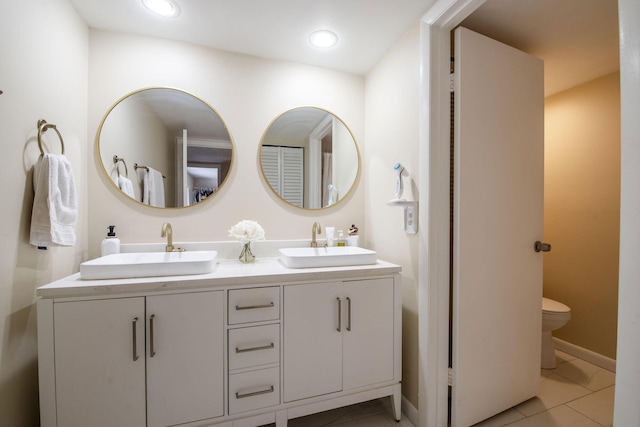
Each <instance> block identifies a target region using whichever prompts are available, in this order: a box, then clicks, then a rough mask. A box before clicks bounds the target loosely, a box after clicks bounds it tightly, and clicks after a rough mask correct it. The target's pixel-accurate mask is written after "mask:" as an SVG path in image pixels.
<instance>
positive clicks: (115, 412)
mask: <svg viewBox="0 0 640 427" xmlns="http://www.w3.org/2000/svg"><path fill="white" fill-rule="evenodd" d="M54 324H55V343H56V346H55V366H56V368H55V369H56V400H57V408H58V413H57V425H59V426H69V427H75V426H77V427H85V426H97V425H100V426H105V427H109V426H113V427H120V426H130V427H143V426H146V414H145V381H144V378H145V370H144V356H145V353H144V298H120V299H107V300H97V301H76V302H64V303H56V304H54ZM133 338H135V340H134V339H133ZM134 355H135V356H137V357H134Z"/></svg>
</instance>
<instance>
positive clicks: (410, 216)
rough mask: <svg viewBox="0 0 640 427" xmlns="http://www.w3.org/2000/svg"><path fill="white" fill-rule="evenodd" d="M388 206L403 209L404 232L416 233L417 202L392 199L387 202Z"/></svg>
mask: <svg viewBox="0 0 640 427" xmlns="http://www.w3.org/2000/svg"><path fill="white" fill-rule="evenodd" d="M387 205H389V206H400V207H402V208H404V231H405V232H406V233H407V234H416V233H417V232H418V202H416V201H412V200H405V199H393V200H389V201H388V202H387Z"/></svg>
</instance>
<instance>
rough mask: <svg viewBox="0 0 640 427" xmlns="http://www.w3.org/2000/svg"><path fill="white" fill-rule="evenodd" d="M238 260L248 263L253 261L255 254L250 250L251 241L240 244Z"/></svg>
mask: <svg viewBox="0 0 640 427" xmlns="http://www.w3.org/2000/svg"><path fill="white" fill-rule="evenodd" d="M238 259H239V260H240V262H243V263H250V262H253V261H255V259H256V256H255V255H254V254H253V252H251V242H246V243H243V244H242V250H241V251H240V256H238Z"/></svg>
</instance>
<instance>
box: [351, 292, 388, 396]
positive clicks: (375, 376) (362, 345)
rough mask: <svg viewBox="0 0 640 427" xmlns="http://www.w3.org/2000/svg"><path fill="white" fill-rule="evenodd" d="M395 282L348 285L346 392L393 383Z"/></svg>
mask: <svg viewBox="0 0 640 427" xmlns="http://www.w3.org/2000/svg"><path fill="white" fill-rule="evenodd" d="M393 294H394V292H393V279H374V280H357V281H353V282H345V284H344V299H343V300H344V303H343V317H344V318H345V320H344V322H343V325H344V332H343V334H344V336H343V341H342V342H343V349H344V355H343V371H344V373H343V385H344V389H345V390H349V389H353V388H358V387H362V386H365V385H369V384H376V383H381V382H385V381H392V380H393V367H394V365H393V343H394V340H393V330H394V328H393V321H394V316H393V315H394V313H393V308H394V301H393Z"/></svg>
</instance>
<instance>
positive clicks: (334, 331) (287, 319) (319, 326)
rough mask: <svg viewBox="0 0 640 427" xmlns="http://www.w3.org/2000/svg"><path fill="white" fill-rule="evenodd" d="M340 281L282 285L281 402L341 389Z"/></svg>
mask: <svg viewBox="0 0 640 427" xmlns="http://www.w3.org/2000/svg"><path fill="white" fill-rule="evenodd" d="M342 304H346V301H344V298H342V283H341V282H334V283H315V284H308V285H291V286H285V288H284V335H283V340H284V401H285V402H291V401H293V400H299V399H304V398H307V397H312V396H319V395H322V394H327V393H333V392H336V391H340V390H342V330H343V328H344V327H345V323H344V321H343V320H344V319H342V316H341V310H339V308H340V307H342Z"/></svg>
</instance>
